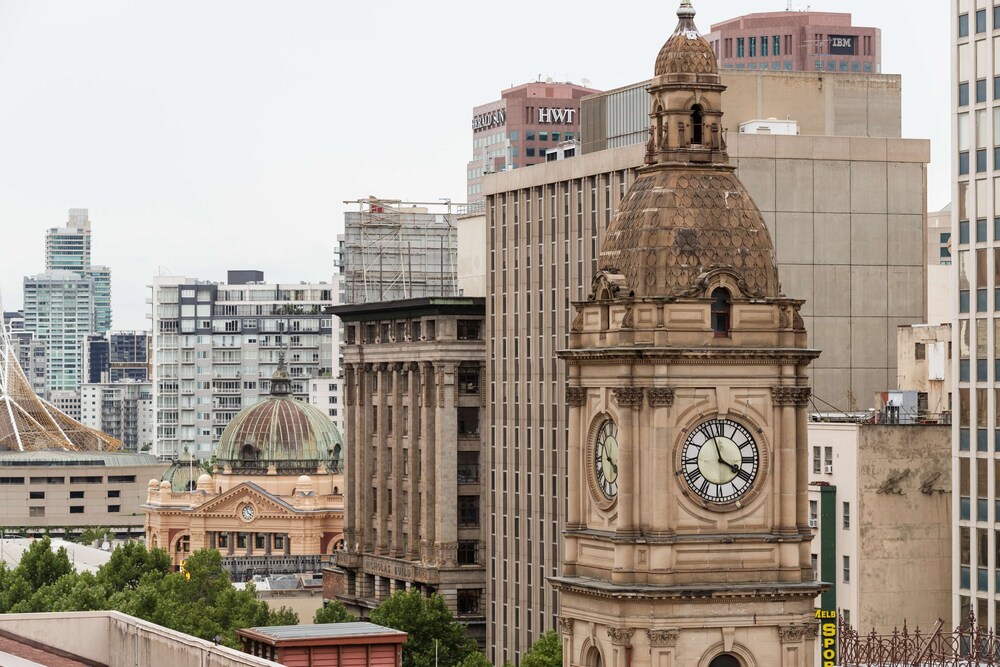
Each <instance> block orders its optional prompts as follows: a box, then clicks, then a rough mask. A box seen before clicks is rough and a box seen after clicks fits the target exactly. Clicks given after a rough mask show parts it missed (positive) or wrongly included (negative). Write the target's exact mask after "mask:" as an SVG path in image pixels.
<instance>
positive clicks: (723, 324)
mask: <svg viewBox="0 0 1000 667" xmlns="http://www.w3.org/2000/svg"><path fill="white" fill-rule="evenodd" d="M731 310H732V304H731V303H730V302H729V290H727V289H726V288H725V287H716V288H715V289H714V290H712V331H714V332H715V336H716V338H721V337H727V336H729V322H730V311H731Z"/></svg>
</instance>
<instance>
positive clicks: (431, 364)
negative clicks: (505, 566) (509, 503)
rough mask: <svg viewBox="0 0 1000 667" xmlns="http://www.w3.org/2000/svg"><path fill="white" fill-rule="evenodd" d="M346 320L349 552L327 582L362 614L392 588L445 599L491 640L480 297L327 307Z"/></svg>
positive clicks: (472, 629) (473, 632) (339, 557)
mask: <svg viewBox="0 0 1000 667" xmlns="http://www.w3.org/2000/svg"><path fill="white" fill-rule="evenodd" d="M331 310H332V312H333V313H335V314H336V315H338V316H339V317H340V318H341V320H342V321H343V322H344V329H345V344H344V371H345V372H344V382H345V385H346V396H345V398H346V400H347V405H346V406H345V409H346V410H347V432H348V437H347V439H346V449H347V457H346V461H347V463H348V466H349V467H348V471H347V472H348V485H347V488H348V500H347V501H346V502H345V505H346V509H347V519H346V522H345V525H344V533H345V541H346V549H345V551H340V552H337V553H336V554H335V563H334V565H335V566H336V567H337V568H338V570H335V571H331V572H328V574H327V575H324V576H325V577H326V578H328V579H330V580H331V586H330V588H332V589H333V590H335V591H337V596H338V597H339V598H340V599H341V600H342V601H343V602H344V603H345V604H346V605H347V606H348V607H349V608H350V609H352V610H353V611H355V612H356V613H359V614H361V615H362V616H367V615H368V613H369V612H370V611H371V610H372V609H373V608H374V607H376V606H377V605H378V604H379V603H380V602H381V601H383V600H384V599H385V598H386V597H388V596H389V595H391V594H392V593H393V592H395V591H398V590H404V589H413V588H416V589H418V590H420V591H422V592H424V593H426V594H430V593H437V594H439V595H441V596H442V597H443V598H444V600H445V602H446V603H447V604H448V607H449V608H450V609H451V610H452V612H453V613H454V614H455V616H456V618H457V620H458V621H459V622H461V623H463V624H465V625H466V626H467V628H468V631H469V634H470V636H472V637H473V638H475V639H476V640H477V641H479V642H480V643H483V642H484V641H485V639H486V628H485V621H486V618H485V611H486V610H485V598H486V569H485V567H484V563H485V560H484V559H485V557H486V556H487V553H486V552H485V550H484V541H483V537H484V533H485V527H486V522H485V516H486V515H485V512H484V502H483V501H484V488H485V484H484V483H485V481H486V479H487V478H486V477H485V476H484V475H481V474H480V471H481V462H482V461H483V459H484V453H483V442H484V438H483V435H482V430H481V428H480V424H481V422H482V420H483V413H484V411H485V402H486V394H485V388H486V387H485V385H484V384H483V382H482V378H483V373H484V369H483V362H484V357H485V349H486V346H485V343H484V339H483V315H484V310H485V303H484V299H483V298H482V297H425V298H418V299H405V300H401V301H383V302H376V303H365V304H348V305H342V306H335V307H334V308H332V309H331Z"/></svg>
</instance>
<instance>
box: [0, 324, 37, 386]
mask: <svg viewBox="0 0 1000 667" xmlns="http://www.w3.org/2000/svg"><path fill="white" fill-rule="evenodd" d="M3 324H4V325H6V326H7V330H8V332H9V333H10V340H11V344H12V345H13V346H14V349H15V350H16V354H17V361H18V363H19V364H21V368H22V370H24V376H25V378H26V379H27V380H28V382H29V383H30V384H31V389H32V391H34V392H35V393H36V394H37V395H39V396H41V397H42V398H45V396H46V394H45V343H43V342H42V341H41V340H40V339H39V338H38V337H37V336H36V335H35V332H34V331H28V330H27V329H25V328H24V311H21V310H19V311H7V312H4V313H3Z"/></svg>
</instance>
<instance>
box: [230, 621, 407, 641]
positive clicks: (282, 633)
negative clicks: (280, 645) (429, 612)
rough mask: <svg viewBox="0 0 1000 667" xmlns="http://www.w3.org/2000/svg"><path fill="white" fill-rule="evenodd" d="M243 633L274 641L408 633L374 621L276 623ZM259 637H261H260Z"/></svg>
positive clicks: (399, 635) (401, 634) (401, 636)
mask: <svg viewBox="0 0 1000 667" xmlns="http://www.w3.org/2000/svg"><path fill="white" fill-rule="evenodd" d="M240 632H241V633H255V634H257V635H260V636H261V637H267V638H270V639H272V640H274V641H281V642H287V641H295V640H311V639H330V638H341V639H342V638H348V637H350V638H357V637H396V638H399V639H402V640H404V641H405V639H406V636H407V635H406V633H405V632H402V631H400V630H393V629H392V628H387V627H384V626H381V625H375V624H374V623H366V622H363V621H359V622H356V623H318V624H314V625H275V626H271V627H263V628H247V629H246V630H241V631H240ZM258 638H259V637H258Z"/></svg>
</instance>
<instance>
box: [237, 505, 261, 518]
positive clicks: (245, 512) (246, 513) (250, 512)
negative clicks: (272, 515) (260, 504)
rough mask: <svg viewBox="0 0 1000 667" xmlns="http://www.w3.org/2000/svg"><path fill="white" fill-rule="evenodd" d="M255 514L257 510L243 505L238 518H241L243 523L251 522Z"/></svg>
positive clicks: (251, 506)
mask: <svg viewBox="0 0 1000 667" xmlns="http://www.w3.org/2000/svg"><path fill="white" fill-rule="evenodd" d="M256 514H257V510H255V509H254V507H253V505H244V506H243V509H241V510H240V516H241V517H243V520H244V521H253V518H254V516H255V515H256Z"/></svg>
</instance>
